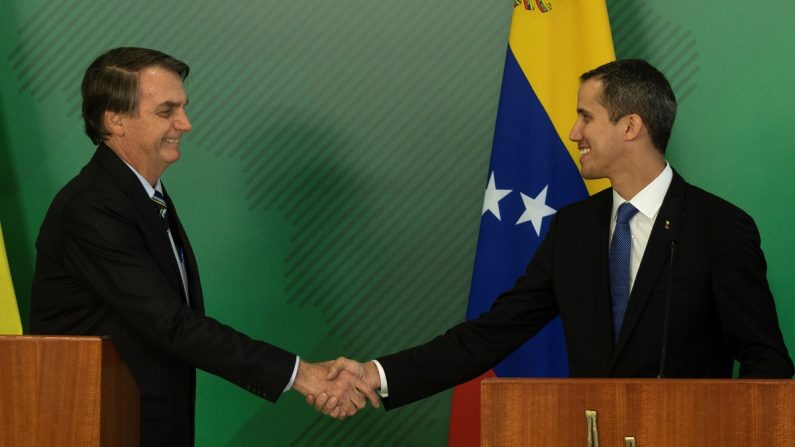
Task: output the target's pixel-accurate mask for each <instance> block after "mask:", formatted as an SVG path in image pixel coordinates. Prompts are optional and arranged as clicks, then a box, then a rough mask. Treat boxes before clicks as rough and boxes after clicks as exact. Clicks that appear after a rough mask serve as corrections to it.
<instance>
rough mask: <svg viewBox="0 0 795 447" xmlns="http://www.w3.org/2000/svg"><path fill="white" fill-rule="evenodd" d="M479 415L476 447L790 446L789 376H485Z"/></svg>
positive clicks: (794, 432)
mask: <svg viewBox="0 0 795 447" xmlns="http://www.w3.org/2000/svg"><path fill="white" fill-rule="evenodd" d="M586 411H592V412H593V413H589V414H588V416H586ZM480 418H481V446H483V447H488V446H492V447H493V446H500V447H505V446H522V447H536V446H538V447H552V446H565V447H578V446H582V447H586V446H592V447H600V446H601V447H624V446H637V447H672V446H675V447H689V446H693V447H706V446H714V447H740V446H742V447H750V446H781V447H785V446H786V447H793V446H795V381H793V380H711V379H699V380H690V379H662V380H658V379H629V380H621V379H486V380H484V381H483V383H482V385H481V413H480Z"/></svg>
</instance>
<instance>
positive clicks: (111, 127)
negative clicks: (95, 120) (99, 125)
mask: <svg viewBox="0 0 795 447" xmlns="http://www.w3.org/2000/svg"><path fill="white" fill-rule="evenodd" d="M104 119H105V129H107V130H108V132H110V136H117V137H123V136H124V130H125V124H126V120H125V119H124V115H122V114H120V113H117V112H111V111H109V110H106V111H105V116H104Z"/></svg>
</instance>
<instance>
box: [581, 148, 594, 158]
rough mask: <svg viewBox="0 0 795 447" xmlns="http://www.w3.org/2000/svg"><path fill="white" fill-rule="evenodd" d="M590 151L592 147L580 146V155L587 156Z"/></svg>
mask: <svg viewBox="0 0 795 447" xmlns="http://www.w3.org/2000/svg"><path fill="white" fill-rule="evenodd" d="M588 152H591V148H590V147H581V148H580V157H583V156H585V155H586V154H587V153H588Z"/></svg>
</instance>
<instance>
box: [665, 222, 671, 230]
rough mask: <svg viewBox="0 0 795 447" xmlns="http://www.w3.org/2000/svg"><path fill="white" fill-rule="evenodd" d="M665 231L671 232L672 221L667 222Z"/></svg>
mask: <svg viewBox="0 0 795 447" xmlns="http://www.w3.org/2000/svg"><path fill="white" fill-rule="evenodd" d="M665 229H666V230H670V229H671V221H670V220H666V221H665Z"/></svg>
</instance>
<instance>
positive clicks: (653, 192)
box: [611, 161, 674, 220]
mask: <svg viewBox="0 0 795 447" xmlns="http://www.w3.org/2000/svg"><path fill="white" fill-rule="evenodd" d="M673 178H674V172H673V170H672V169H671V165H670V164H668V162H667V161H666V162H665V169H663V170H662V172H661V173H660V175H658V176H657V177H656V178H655V179H654V180H652V181H651V183H649V184H648V185H646V187H645V188H643V189H641V190H640V192H639V193H637V194H635V197H633V198H632V199H630V200H624V198H623V197H621V196H620V195H619V194H618V193H617V192H616V190H615V189H614V190H613V213H612V214H611V216H612V219H613V220H615V218H616V212H617V211H618V207H619V205H621V204H622V203H624V202H627V201H628V202H629V203H631V204H632V206H634V207H635V208H637V209H638V211H639V212H640V213H641V214H643V215H644V216H646V217H647V218H649V219H654V218H655V217H657V212H658V211H659V210H660V207H661V206H662V203H663V199H665V193H666V192H668V187H669V186H671V180H673Z"/></svg>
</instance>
